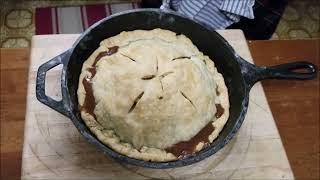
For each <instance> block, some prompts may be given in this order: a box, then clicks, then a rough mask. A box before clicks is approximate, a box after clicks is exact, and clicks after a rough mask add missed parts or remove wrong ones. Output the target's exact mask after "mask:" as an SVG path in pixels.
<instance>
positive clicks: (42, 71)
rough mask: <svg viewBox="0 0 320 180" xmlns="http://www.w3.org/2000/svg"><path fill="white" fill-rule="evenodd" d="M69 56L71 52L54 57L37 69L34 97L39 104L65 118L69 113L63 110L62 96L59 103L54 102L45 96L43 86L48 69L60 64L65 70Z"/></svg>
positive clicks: (65, 109)
mask: <svg viewBox="0 0 320 180" xmlns="http://www.w3.org/2000/svg"><path fill="white" fill-rule="evenodd" d="M70 54H71V50H68V51H66V52H64V53H62V54H60V55H58V56H56V57H54V58H53V59H51V60H49V61H48V62H46V63H44V64H42V65H41V66H40V67H39V69H38V72H37V80H36V97H37V99H38V100H39V101H40V102H42V103H43V104H45V105H47V106H49V107H50V108H52V109H54V110H56V111H58V112H60V113H61V114H63V115H65V116H68V114H69V111H68V110H67V108H65V103H64V98H63V95H62V100H60V101H56V100H54V99H52V98H51V97H49V96H47V95H46V94H45V84H46V82H45V81H46V74H47V72H48V71H49V70H50V69H52V68H54V67H56V66H58V65H60V64H62V65H63V69H64V68H65V66H66V63H65V62H68V61H69V57H70ZM62 71H63V70H62ZM62 78H63V77H62ZM62 78H61V79H62ZM61 89H62V87H61Z"/></svg>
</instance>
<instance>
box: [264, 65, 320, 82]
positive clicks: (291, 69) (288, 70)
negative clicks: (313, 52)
mask: <svg viewBox="0 0 320 180" xmlns="http://www.w3.org/2000/svg"><path fill="white" fill-rule="evenodd" d="M299 70H300V71H299ZM302 71H303V72H302ZM317 72H318V70H317V67H316V66H315V65H314V64H312V63H309V62H306V61H298V62H292V63H287V64H280V65H276V66H270V67H266V68H263V67H262V70H261V77H260V78H261V80H263V79H289V80H290V79H293V80H310V79H314V78H316V77H317Z"/></svg>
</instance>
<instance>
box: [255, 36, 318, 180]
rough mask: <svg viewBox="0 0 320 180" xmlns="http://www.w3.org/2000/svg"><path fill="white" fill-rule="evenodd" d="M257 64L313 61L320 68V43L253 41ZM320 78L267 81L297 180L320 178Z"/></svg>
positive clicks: (270, 98)
mask: <svg viewBox="0 0 320 180" xmlns="http://www.w3.org/2000/svg"><path fill="white" fill-rule="evenodd" d="M249 47H250V50H251V53H252V56H253V59H254V61H255V63H256V64H257V65H263V66H266V65H276V64H280V63H288V62H294V61H301V60H304V61H310V62H312V63H314V64H316V65H317V66H318V68H319V67H320V54H319V53H320V40H319V39H318V40H299V41H298V40H297V41H292V40H289V41H288V40H287V41H285V40H283V41H250V42H249ZM319 79H320V78H319V76H318V78H317V79H315V80H311V81H283V80H282V81H277V80H272V81H264V82H263V83H262V84H263V88H264V90H265V93H266V95H267V99H268V102H269V105H270V107H271V111H272V114H273V116H274V119H275V120H276V124H277V127H278V129H279V132H280V135H281V139H282V142H283V144H284V147H285V149H286V152H287V156H288V158H289V162H290V165H291V168H292V170H293V173H294V175H295V177H296V178H297V179H319V178H320V175H319V171H320V169H319V162H320V159H319V154H320V151H319V121H320V119H319V102H320V97H319V92H320V90H319V82H320V81H319Z"/></svg>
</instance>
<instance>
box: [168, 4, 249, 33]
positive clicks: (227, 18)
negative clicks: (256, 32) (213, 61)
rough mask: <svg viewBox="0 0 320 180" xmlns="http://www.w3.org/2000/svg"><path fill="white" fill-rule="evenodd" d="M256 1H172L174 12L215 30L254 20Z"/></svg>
mask: <svg viewBox="0 0 320 180" xmlns="http://www.w3.org/2000/svg"><path fill="white" fill-rule="evenodd" d="M253 5H254V0H172V1H171V6H172V7H173V9H174V10H176V11H178V12H180V13H182V14H184V15H186V16H188V17H189V18H191V19H193V20H195V21H198V22H200V23H203V24H205V25H208V26H209V27H211V28H213V29H225V28H226V27H228V26H230V25H231V24H233V23H236V22H238V21H239V20H240V17H241V16H243V17H246V18H249V19H253V18H254V14H253V8H252V7H253Z"/></svg>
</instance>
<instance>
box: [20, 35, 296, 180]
mask: <svg viewBox="0 0 320 180" xmlns="http://www.w3.org/2000/svg"><path fill="white" fill-rule="evenodd" d="M219 33H220V34H221V35H222V36H223V37H224V38H226V39H227V41H228V42H229V43H230V44H231V45H232V46H233V47H234V49H235V50H236V52H237V53H238V54H239V55H240V56H242V57H243V58H244V59H246V60H248V61H250V62H252V58H251V55H250V52H249V49H248V46H247V44H246V40H245V38H244V35H243V33H242V31H240V30H223V31H219ZM78 36H79V35H41V36H34V37H33V39H32V52H31V63H30V69H29V78H28V80H29V81H28V94H27V113H26V124H25V138H24V147H23V155H22V156H23V158H22V178H23V179H126V178H130V179H151V178H164V179H248V178H250V179H293V174H292V171H291V168H290V165H289V163H288V160H287V156H286V153H285V150H284V148H283V145H282V142H281V139H280V136H279V133H278V130H277V127H276V125H275V122H274V119H273V117H272V113H271V111H270V108H269V106H268V103H267V100H266V97H265V94H264V91H263V88H262V86H261V84H260V83H258V84H256V85H255V86H254V87H253V88H252V90H251V92H250V102H249V108H248V113H247V116H246V119H245V121H244V123H243V125H242V127H241V128H240V131H239V133H238V134H237V136H236V137H235V138H234V139H233V140H232V141H231V143H229V144H228V145H227V146H226V147H224V148H223V149H222V150H220V151H219V152H218V153H216V154H215V155H213V156H211V157H209V158H207V159H205V160H203V161H201V162H199V163H196V164H194V165H190V166H186V167H181V168H173V169H165V170H159V169H146V168H141V167H136V166H131V165H126V164H121V163H119V162H116V161H114V160H112V159H110V158H108V157H106V156H105V155H103V154H102V153H101V152H100V151H98V150H97V149H95V147H93V146H92V145H90V144H89V143H87V142H86V141H85V140H84V138H82V137H81V135H80V133H79V132H78V131H77V129H76V128H75V127H74V126H73V124H72V122H71V121H70V120H69V119H68V118H67V117H65V116H63V115H61V114H59V113H58V112H56V111H54V110H52V109H50V108H49V107H47V106H45V105H43V104H41V103H40V102H39V101H37V99H36V97H35V79H36V72H37V69H38V67H39V66H40V65H41V64H43V63H44V62H46V61H48V60H50V59H51V58H53V57H54V56H56V55H58V54H60V53H62V52H63V51H65V50H67V49H68V48H70V47H71V46H72V44H73V42H74V41H75V40H76V38H77V37H78ZM213 48H214V47H213ZM60 72H61V67H59V66H58V67H57V68H54V69H52V70H51V71H49V72H48V73H47V77H46V82H47V84H46V94H47V95H50V96H51V97H53V98H55V99H61V92H60Z"/></svg>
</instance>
